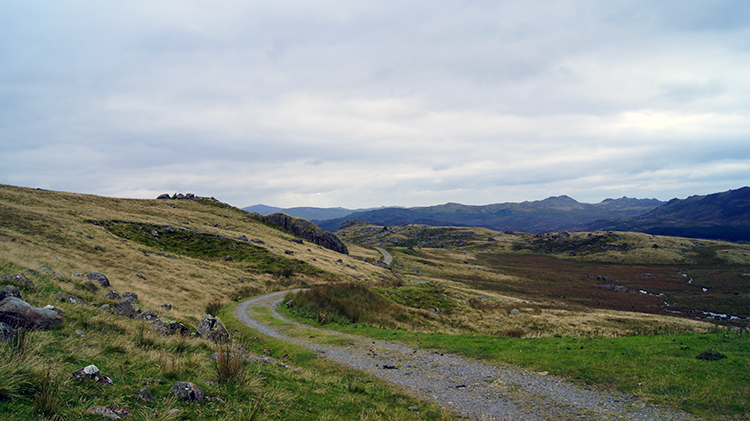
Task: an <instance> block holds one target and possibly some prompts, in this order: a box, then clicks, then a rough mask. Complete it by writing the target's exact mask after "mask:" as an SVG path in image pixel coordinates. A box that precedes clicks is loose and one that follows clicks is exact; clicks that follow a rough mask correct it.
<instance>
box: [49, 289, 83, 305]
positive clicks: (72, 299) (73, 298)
mask: <svg viewBox="0 0 750 421" xmlns="http://www.w3.org/2000/svg"><path fill="white" fill-rule="evenodd" d="M53 297H55V298H56V299H58V300H60V301H62V302H65V303H70V304H78V305H86V301H85V300H84V299H83V298H81V297H79V296H77V295H72V294H68V293H67V292H63V291H57V292H56V293H55V295H53Z"/></svg>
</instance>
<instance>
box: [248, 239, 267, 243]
mask: <svg viewBox="0 0 750 421" xmlns="http://www.w3.org/2000/svg"><path fill="white" fill-rule="evenodd" d="M250 242H251V243H255V244H266V242H265V241H263V240H261V239H260V238H253V239H252V240H250Z"/></svg>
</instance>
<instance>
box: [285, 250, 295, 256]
mask: <svg viewBox="0 0 750 421" xmlns="http://www.w3.org/2000/svg"><path fill="white" fill-rule="evenodd" d="M284 254H288V255H293V254H294V251H293V250H284Z"/></svg>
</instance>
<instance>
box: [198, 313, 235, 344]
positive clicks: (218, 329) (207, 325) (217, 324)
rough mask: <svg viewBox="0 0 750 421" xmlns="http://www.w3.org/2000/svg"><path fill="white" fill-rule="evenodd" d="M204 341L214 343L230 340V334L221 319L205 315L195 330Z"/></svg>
mask: <svg viewBox="0 0 750 421" xmlns="http://www.w3.org/2000/svg"><path fill="white" fill-rule="evenodd" d="M195 330H196V331H197V332H198V334H199V335H200V336H201V337H202V338H204V339H210V340H212V341H214V342H226V341H228V340H229V332H228V331H227V328H226V327H225V326H224V323H222V321H221V319H220V318H218V317H214V316H212V315H210V314H204V315H203V317H202V318H201V321H200V323H198V327H197V328H196V329H195Z"/></svg>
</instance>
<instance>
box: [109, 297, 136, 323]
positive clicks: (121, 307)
mask: <svg viewBox="0 0 750 421" xmlns="http://www.w3.org/2000/svg"><path fill="white" fill-rule="evenodd" d="M115 311H116V312H117V313H119V314H120V315H121V316H125V317H127V318H130V319H133V318H135V317H136V316H138V315H139V314H140V313H141V306H140V305H138V304H137V303H135V302H132V301H128V300H125V299H120V301H119V302H118V304H117V306H115Z"/></svg>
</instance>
